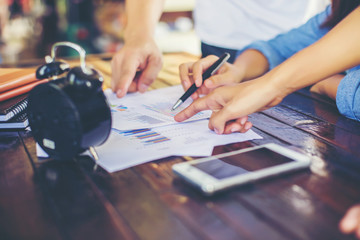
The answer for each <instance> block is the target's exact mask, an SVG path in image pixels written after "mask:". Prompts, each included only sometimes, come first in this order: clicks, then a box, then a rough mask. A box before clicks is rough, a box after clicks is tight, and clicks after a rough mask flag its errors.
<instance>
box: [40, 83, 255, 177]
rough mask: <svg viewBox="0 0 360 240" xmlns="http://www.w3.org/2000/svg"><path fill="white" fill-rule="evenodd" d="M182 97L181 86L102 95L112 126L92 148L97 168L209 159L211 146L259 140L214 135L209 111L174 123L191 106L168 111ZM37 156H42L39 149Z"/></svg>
mask: <svg viewBox="0 0 360 240" xmlns="http://www.w3.org/2000/svg"><path fill="white" fill-rule="evenodd" d="M182 94H183V89H182V88H181V86H174V87H168V88H162V89H158V90H153V91H150V92H146V93H144V94H140V93H134V94H128V95H127V96H126V97H124V98H120V99H119V98H117V97H116V96H115V94H114V93H112V92H111V90H107V91H105V95H106V96H107V98H108V101H109V103H110V106H111V111H112V120H113V122H112V130H111V134H110V136H109V138H108V140H107V141H106V142H105V143H104V144H103V145H101V146H98V147H96V151H97V153H98V155H99V161H98V164H99V165H100V166H101V167H103V168H104V169H105V170H107V171H108V172H115V171H119V170H122V169H125V168H128V167H132V166H135V165H138V164H142V163H145V162H148V161H152V160H156V159H160V158H164V157H168V156H174V155H178V156H193V157H195V156H210V155H211V154H212V151H213V148H214V147H215V146H218V145H225V144H229V143H234V142H242V141H247V140H251V139H260V138H262V137H261V136H259V135H258V134H256V133H255V132H254V131H252V130H249V131H247V132H246V133H232V134H228V135H218V134H215V133H214V132H213V131H211V130H210V129H209V128H208V121H209V120H208V118H209V117H210V114H211V112H210V111H204V112H201V113H198V114H197V115H195V116H194V117H192V118H191V119H189V120H187V121H186V122H183V123H178V122H176V121H175V120H174V119H173V117H174V116H175V114H176V113H178V112H179V111H181V110H182V109H184V108H185V107H187V106H188V105H189V104H190V103H191V99H188V100H187V101H186V102H184V103H183V104H182V105H181V106H180V107H179V108H178V109H177V110H176V111H171V107H172V105H173V104H174V103H175V102H176V101H177V100H178V98H179V97H180V96H181V95H182ZM38 156H44V155H43V154H41V149H38Z"/></svg>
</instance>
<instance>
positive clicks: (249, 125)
mask: <svg viewBox="0 0 360 240" xmlns="http://www.w3.org/2000/svg"><path fill="white" fill-rule="evenodd" d="M251 127H252V126H251V124H246V125H245V126H244V128H245V129H246V130H249V129H250V128H251Z"/></svg>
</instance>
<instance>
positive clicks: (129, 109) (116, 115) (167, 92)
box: [105, 85, 211, 130]
mask: <svg viewBox="0 0 360 240" xmlns="http://www.w3.org/2000/svg"><path fill="white" fill-rule="evenodd" d="M182 94H184V90H183V88H182V87H181V85H177V86H173V87H167V88H161V89H157V90H153V91H149V92H146V93H143V94H141V93H133V94H128V95H127V96H126V97H124V98H117V97H116V95H115V94H114V93H113V92H112V91H111V90H110V89H109V90H107V91H105V95H106V97H107V99H108V101H109V103H110V106H111V112H112V117H113V123H112V124H113V125H112V127H113V128H115V129H118V130H132V129H139V128H154V127H159V126H165V125H169V124H175V123H176V121H175V120H174V116H175V115H176V114H177V113H178V112H180V111H181V110H183V109H184V108H186V107H187V106H189V105H190V103H191V102H192V100H191V98H189V99H187V100H186V101H185V102H184V103H183V104H182V105H181V106H180V107H178V108H177V109H176V110H175V111H171V108H172V106H173V105H174V104H175V102H176V101H177V100H178V99H179V98H180V97H181V96H182ZM210 115H211V111H203V112H200V113H198V114H196V115H195V116H193V117H192V118H190V119H189V120H188V121H194V120H199V119H206V118H209V117H210Z"/></svg>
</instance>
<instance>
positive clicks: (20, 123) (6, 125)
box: [0, 112, 29, 129]
mask: <svg viewBox="0 0 360 240" xmlns="http://www.w3.org/2000/svg"><path fill="white" fill-rule="evenodd" d="M28 125H29V120H28V118H27V114H26V112H23V113H21V114H20V115H18V116H16V117H14V118H12V119H10V120H9V121H6V122H0V129H24V128H26V127H27V126H28Z"/></svg>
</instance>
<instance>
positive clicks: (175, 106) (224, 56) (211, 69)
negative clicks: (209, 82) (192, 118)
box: [171, 53, 230, 111]
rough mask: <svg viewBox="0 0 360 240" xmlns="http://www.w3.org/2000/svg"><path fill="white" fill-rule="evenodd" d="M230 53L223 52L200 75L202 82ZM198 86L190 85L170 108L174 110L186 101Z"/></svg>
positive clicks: (217, 68) (212, 73)
mask: <svg viewBox="0 0 360 240" xmlns="http://www.w3.org/2000/svg"><path fill="white" fill-rule="evenodd" d="M229 57H230V54H229V53H224V54H223V55H222V56H221V57H220V58H219V59H218V60H217V61H216V62H214V64H213V65H211V66H210V67H209V68H208V69H207V70H206V71H205V72H204V73H203V75H202V79H203V82H204V81H205V80H206V79H208V78H209V77H211V76H212V75H214V73H215V72H216V71H217V70H219V68H220V67H221V66H222V65H223V64H224V63H225V62H226V61H227V60H228V59H229ZM197 89H198V87H197V86H196V85H195V83H194V84H193V85H191V87H190V88H189V89H188V90H187V91H186V92H185V93H184V94H183V95H182V96H181V97H180V98H179V100H177V102H176V103H175V104H174V106H173V107H172V108H171V110H172V111H173V110H175V109H176V108H178V107H179V106H180V105H181V104H182V103H183V102H185V101H186V99H188V98H189V97H190V96H191V95H192V94H193V93H194V92H195V91H196V90H197Z"/></svg>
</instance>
